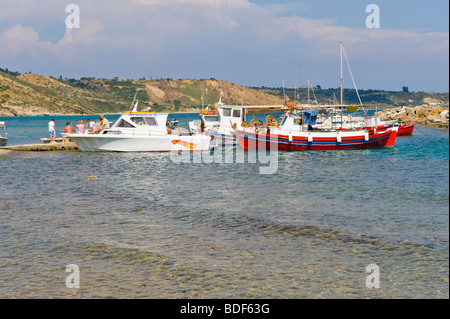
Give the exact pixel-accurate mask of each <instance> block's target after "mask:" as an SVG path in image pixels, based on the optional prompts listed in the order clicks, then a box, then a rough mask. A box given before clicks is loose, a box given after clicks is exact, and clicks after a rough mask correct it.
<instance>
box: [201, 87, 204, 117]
mask: <svg viewBox="0 0 450 319" xmlns="http://www.w3.org/2000/svg"><path fill="white" fill-rule="evenodd" d="M201 100H202V111H203V109H204V106H205V83H203V93H202V97H201Z"/></svg>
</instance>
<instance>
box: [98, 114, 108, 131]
mask: <svg viewBox="0 0 450 319" xmlns="http://www.w3.org/2000/svg"><path fill="white" fill-rule="evenodd" d="M107 128H109V121H108V120H107V119H105V116H104V115H103V114H102V115H100V117H99V122H98V124H97V127H96V128H95V130H94V133H99V132H100V131H101V130H103V129H107Z"/></svg>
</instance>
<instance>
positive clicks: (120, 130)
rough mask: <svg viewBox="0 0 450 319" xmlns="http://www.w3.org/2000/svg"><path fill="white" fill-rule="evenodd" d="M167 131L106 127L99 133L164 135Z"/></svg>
mask: <svg viewBox="0 0 450 319" xmlns="http://www.w3.org/2000/svg"><path fill="white" fill-rule="evenodd" d="M164 133H165V131H161V130H159V131H156V130H150V129H148V130H145V129H141V130H134V129H131V130H126V131H125V130H123V129H105V130H103V131H101V132H100V133H99V134H108V135H130V136H152V135H156V136H159V135H164Z"/></svg>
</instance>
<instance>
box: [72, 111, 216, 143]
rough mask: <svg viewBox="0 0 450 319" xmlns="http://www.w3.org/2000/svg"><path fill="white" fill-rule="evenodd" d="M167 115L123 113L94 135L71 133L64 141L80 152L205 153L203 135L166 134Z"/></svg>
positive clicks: (208, 138) (209, 138) (209, 140)
mask: <svg viewBox="0 0 450 319" xmlns="http://www.w3.org/2000/svg"><path fill="white" fill-rule="evenodd" d="M167 116H168V114H167V113H153V112H138V111H136V110H135V109H134V110H133V111H127V112H125V113H124V114H123V115H122V116H121V117H120V118H119V119H118V120H117V121H116V122H115V123H114V124H113V125H112V127H111V128H108V129H103V130H102V131H100V132H99V133H97V134H92V133H87V132H85V133H72V134H67V136H66V137H67V138H69V139H70V140H71V141H73V142H75V143H76V144H77V145H78V146H79V147H80V149H81V150H82V151H113V152H169V151H207V150H209V148H210V142H211V137H210V136H207V135H205V134H192V133H183V132H181V131H177V130H174V131H173V132H178V133H168V129H167V127H166V123H167Z"/></svg>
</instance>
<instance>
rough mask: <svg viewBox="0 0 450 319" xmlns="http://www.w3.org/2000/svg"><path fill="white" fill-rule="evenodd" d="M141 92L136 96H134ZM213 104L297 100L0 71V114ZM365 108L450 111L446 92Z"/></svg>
mask: <svg viewBox="0 0 450 319" xmlns="http://www.w3.org/2000/svg"><path fill="white" fill-rule="evenodd" d="M136 92H137V93H136ZM203 92H204V105H205V106H206V105H214V104H215V103H216V102H217V101H218V100H219V97H220V95H221V94H223V96H222V101H223V102H224V103H226V104H231V105H236V104H244V105H273V104H282V103H283V97H284V93H285V94H286V95H288V96H289V97H290V98H291V99H292V98H294V97H295V96H296V92H294V89H292V88H286V89H284V90H283V88H266V87H261V88H251V87H245V86H241V85H238V84H233V83H230V82H226V81H220V80H215V79H201V80H193V79H191V80H190V79H179V80H174V79H169V78H168V79H156V80H153V79H152V80H145V79H141V80H137V81H134V80H128V79H122V80H119V79H118V78H114V79H96V78H81V79H63V78H62V77H60V78H59V79H55V78H53V77H47V76H44V75H40V74H19V73H17V72H10V71H7V70H3V69H0V116H33V115H62V114H99V113H118V112H124V111H126V110H128V109H129V107H130V105H131V102H132V100H133V97H134V95H135V94H137V99H138V100H139V110H142V109H146V108H149V107H150V108H151V109H152V110H154V111H157V112H186V111H187V112H189V111H190V112H196V111H198V110H199V109H200V107H201V105H202V101H201V97H202V94H203ZM297 93H298V95H299V100H300V101H301V102H306V100H307V89H306V88H301V89H298V90H297ZM359 93H360V96H361V99H362V101H363V103H364V104H366V105H377V106H378V107H382V108H386V107H395V106H415V105H422V104H430V105H433V104H434V105H443V106H447V107H448V101H449V94H448V93H426V92H405V91H402V92H389V91H380V90H360V91H359ZM335 96H339V90H338V89H321V88H320V87H316V88H314V90H310V98H311V100H313V99H314V98H316V99H317V101H318V102H319V103H321V104H322V103H324V104H329V103H332V101H333V99H334V97H335ZM344 96H345V99H344V102H345V103H348V104H353V103H358V99H357V95H356V92H355V91H354V90H349V89H345V95H344Z"/></svg>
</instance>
